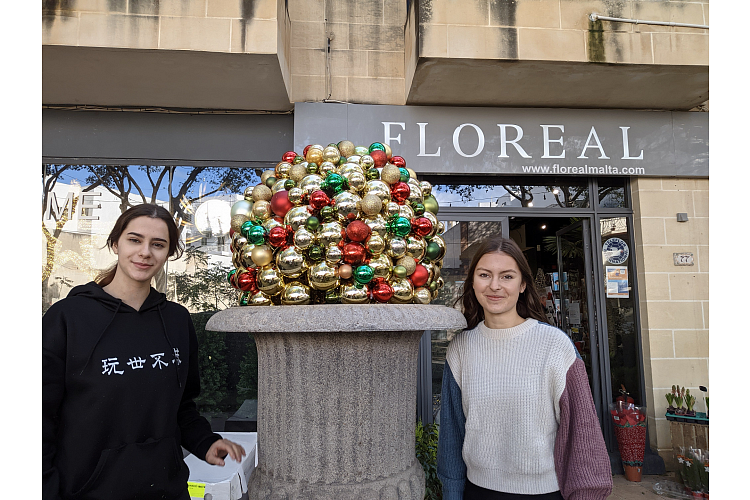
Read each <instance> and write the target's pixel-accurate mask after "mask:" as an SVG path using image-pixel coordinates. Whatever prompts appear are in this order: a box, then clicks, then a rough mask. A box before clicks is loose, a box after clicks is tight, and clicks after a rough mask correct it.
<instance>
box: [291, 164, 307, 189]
mask: <svg viewBox="0 0 750 500" xmlns="http://www.w3.org/2000/svg"><path fill="white" fill-rule="evenodd" d="M306 175H307V164H306V163H297V164H296V165H292V168H290V169H289V178H290V179H292V180H293V181H294V182H296V183H297V184H299V183H300V182H301V181H302V179H304V178H305V176H306Z"/></svg>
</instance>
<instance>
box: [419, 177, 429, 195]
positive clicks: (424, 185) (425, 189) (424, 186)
mask: <svg viewBox="0 0 750 500" xmlns="http://www.w3.org/2000/svg"><path fill="white" fill-rule="evenodd" d="M419 187H421V188H422V196H425V197H426V196H432V184H430V183H429V182H428V181H420V182H419Z"/></svg>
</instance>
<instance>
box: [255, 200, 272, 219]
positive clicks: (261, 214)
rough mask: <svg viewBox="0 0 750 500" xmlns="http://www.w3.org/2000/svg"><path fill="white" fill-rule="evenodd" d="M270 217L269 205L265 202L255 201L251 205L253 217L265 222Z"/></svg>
mask: <svg viewBox="0 0 750 500" xmlns="http://www.w3.org/2000/svg"><path fill="white" fill-rule="evenodd" d="M270 216H271V204H270V203H268V202H267V201H263V200H261V201H256V202H255V203H253V217H255V218H257V219H261V220H266V219H268V218H269V217H270Z"/></svg>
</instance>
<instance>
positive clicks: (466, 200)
mask: <svg viewBox="0 0 750 500" xmlns="http://www.w3.org/2000/svg"><path fill="white" fill-rule="evenodd" d="M424 178H425V180H428V181H429V182H430V183H431V184H432V194H433V196H435V198H436V199H437V201H438V203H439V204H440V206H441V207H502V208H546V209H550V208H560V209H563V208H588V207H589V206H590V205H589V187H588V180H587V179H585V178H581V179H552V181H551V182H544V183H542V182H540V181H541V179H539V178H528V177H509V178H507V183H503V178H502V177H500V178H498V177H495V178H492V179H491V180H490V179H482V182H479V181H478V180H477V179H476V178H471V177H462V178H451V179H450V180H446V178H445V177H444V176H424ZM545 180H546V179H545Z"/></svg>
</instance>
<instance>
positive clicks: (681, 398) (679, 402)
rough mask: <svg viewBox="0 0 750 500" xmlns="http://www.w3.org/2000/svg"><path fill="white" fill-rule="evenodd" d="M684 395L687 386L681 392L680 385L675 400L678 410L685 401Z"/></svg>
mask: <svg viewBox="0 0 750 500" xmlns="http://www.w3.org/2000/svg"><path fill="white" fill-rule="evenodd" d="M684 397H685V388H684V387H683V388H682V392H680V386H679V385H678V386H677V395H676V396H675V398H674V402H675V403H676V406H675V408H677V409H678V410H679V409H680V408H682V402H683V401H684Z"/></svg>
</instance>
